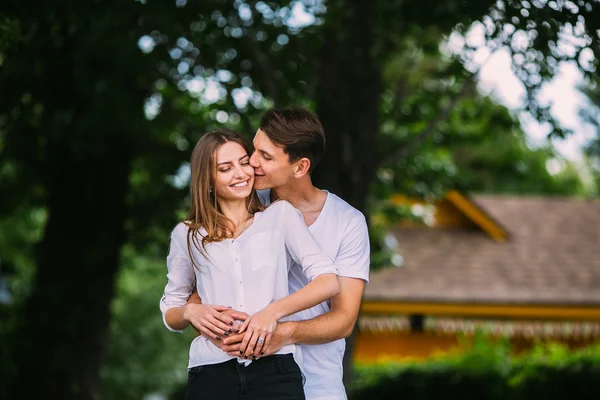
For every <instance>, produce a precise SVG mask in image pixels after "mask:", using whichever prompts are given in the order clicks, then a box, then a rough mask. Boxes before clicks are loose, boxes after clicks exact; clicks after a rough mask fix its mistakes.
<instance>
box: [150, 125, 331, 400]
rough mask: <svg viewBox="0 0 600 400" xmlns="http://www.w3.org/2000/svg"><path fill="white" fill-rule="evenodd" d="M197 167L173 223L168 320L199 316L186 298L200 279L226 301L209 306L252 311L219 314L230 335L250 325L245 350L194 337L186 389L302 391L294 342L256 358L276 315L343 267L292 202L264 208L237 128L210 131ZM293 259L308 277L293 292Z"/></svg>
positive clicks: (313, 298) (307, 299) (316, 293)
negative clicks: (186, 207) (182, 213)
mask: <svg viewBox="0 0 600 400" xmlns="http://www.w3.org/2000/svg"><path fill="white" fill-rule="evenodd" d="M191 170H192V180H191V188H192V207H191V211H190V214H189V216H188V218H187V220H186V221H185V222H183V223H180V224H179V225H177V227H176V228H175V229H174V230H173V232H172V234H171V246H170V251H169V256H168V257H167V267H168V275H167V278H168V282H167V285H166V287H165V293H164V296H163V298H162V300H161V311H162V312H163V318H164V321H165V324H166V325H167V328H169V329H171V330H175V331H179V330H182V329H183V328H185V327H186V326H187V325H189V323H190V322H192V321H194V320H195V319H197V318H198V316H197V315H195V313H194V310H198V305H195V304H190V305H186V302H187V300H188V298H189V297H190V295H191V294H192V292H193V290H194V285H195V284H196V285H197V290H198V293H199V295H200V297H201V298H202V300H203V302H204V303H205V304H219V305H221V306H219V307H214V306H204V307H205V308H207V307H208V308H210V307H213V308H214V310H216V311H220V310H225V309H226V307H233V308H235V309H236V310H239V311H243V312H245V313H247V314H248V315H250V317H249V318H247V319H246V320H245V321H244V323H243V324H242V325H241V326H239V325H237V326H236V325H235V324H234V321H233V320H232V319H231V318H228V317H224V316H220V317H219V318H220V319H221V320H220V321H218V322H217V323H218V324H219V329H221V332H222V333H223V335H227V334H229V333H231V332H233V330H234V327H236V328H235V329H236V331H237V327H238V326H239V332H242V333H244V332H245V336H244V340H243V342H242V349H243V350H241V351H240V357H239V358H236V357H231V356H228V355H227V354H226V353H224V352H223V351H221V350H220V349H219V348H218V347H216V346H215V345H214V344H212V343H211V342H210V339H209V338H207V337H206V335H202V336H199V337H197V338H195V339H194V340H193V341H192V344H191V348H190V360H189V366H188V376H189V380H188V392H187V395H186V398H188V399H196V398H203V399H235V398H241V397H243V398H244V399H304V392H303V390H302V378H301V372H300V368H299V366H298V363H297V362H296V361H295V359H294V357H296V358H298V357H299V353H298V350H297V349H296V348H295V346H294V345H289V346H284V347H283V348H282V349H281V350H280V351H279V352H278V353H277V354H274V355H272V356H268V357H264V358H259V359H255V357H257V356H258V357H260V354H261V351H262V348H263V346H264V347H266V346H267V345H268V343H269V339H270V335H271V333H272V332H273V331H274V330H275V327H276V325H277V322H278V321H279V320H285V319H286V317H288V316H290V315H292V314H294V313H296V312H298V311H301V310H304V309H307V308H310V307H312V306H314V305H316V304H319V303H321V302H322V301H324V300H326V299H328V298H330V297H332V296H335V295H336V294H338V293H339V291H340V286H339V282H338V279H337V269H336V267H335V265H334V264H333V261H332V260H331V259H330V258H329V257H328V256H327V255H325V254H324V253H322V252H321V250H320V249H319V246H318V245H317V243H315V241H314V239H313V238H312V236H311V235H310V233H309V231H308V228H307V227H306V225H305V224H304V220H303V218H302V215H301V214H300V212H299V211H297V210H296V209H294V208H293V207H292V206H291V205H290V204H289V203H287V202H285V201H279V202H275V203H274V204H273V205H271V206H270V207H269V208H268V209H266V210H264V211H263V209H262V207H261V205H260V203H259V201H258V198H257V196H256V192H255V191H254V190H253V184H254V170H253V168H252V167H251V166H250V165H249V149H248V146H247V145H246V143H245V142H244V140H243V139H242V138H241V137H240V136H239V135H237V134H236V133H234V132H231V131H228V130H222V129H221V130H217V131H214V132H210V133H207V134H205V135H204V136H203V137H202V138H201V139H200V140H199V141H198V143H197V144H196V147H195V148H194V151H193V153H192V159H191ZM292 261H295V262H297V263H299V264H300V265H301V266H302V268H303V270H304V272H305V274H306V275H307V276H308V277H309V278H311V282H310V283H309V284H308V285H307V286H306V287H304V288H303V289H301V290H299V291H297V292H296V293H293V294H291V295H289V292H288V283H287V277H288V269H289V267H290V266H291V263H292ZM217 314H218V313H217ZM215 337H216V338H217V339H218V338H219V337H218V332H217V333H216V334H215Z"/></svg>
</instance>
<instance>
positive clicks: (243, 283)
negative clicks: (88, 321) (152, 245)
mask: <svg viewBox="0 0 600 400" xmlns="http://www.w3.org/2000/svg"><path fill="white" fill-rule="evenodd" d="M187 233H188V228H187V226H186V225H185V224H183V223H180V224H178V225H177V226H176V227H175V229H174V230H173V232H172V233H171V246H170V250H169V255H168V257H167V269H168V274H167V279H168V281H167V285H166V287H165V292H164V295H163V297H162V299H161V301H160V309H161V312H162V314H163V321H164V316H165V314H166V312H167V310H168V309H169V308H171V307H180V306H184V305H185V304H186V303H187V300H188V299H189V297H190V295H191V294H192V291H193V290H194V286H195V285H197V287H198V294H199V295H200V298H201V299H202V301H203V302H204V303H205V304H213V305H220V306H231V307H233V308H234V309H236V310H239V311H243V312H245V313H247V314H248V315H252V314H254V313H256V312H258V311H260V310H262V309H263V308H265V307H266V306H267V305H269V304H270V303H272V302H274V301H276V300H279V299H281V298H283V297H285V296H287V295H288V294H289V290H288V272H289V270H290V268H291V267H292V265H293V263H294V262H296V263H298V264H299V265H300V266H301V267H302V271H303V272H304V274H306V276H307V277H308V279H309V280H312V279H314V278H315V277H317V276H319V275H322V274H331V273H334V274H336V275H337V273H338V270H337V267H336V266H335V264H334V262H333V261H332V259H331V258H330V257H329V256H327V255H326V254H325V253H323V252H322V251H321V249H320V248H319V245H318V244H317V243H316V242H315V240H314V239H313V237H312V235H311V234H310V232H309V230H308V228H307V227H306V224H305V223H304V219H303V217H302V214H301V213H300V212H299V211H298V210H296V209H295V208H294V207H293V206H292V205H291V204H290V203H288V202H287V201H283V200H280V201H277V202H275V203H273V205H271V206H270V207H268V208H267V209H266V210H265V211H263V212H258V213H256V214H254V221H253V222H252V224H251V225H250V226H248V227H247V228H246V230H245V231H244V232H242V234H241V235H240V236H238V237H237V238H236V239H226V240H223V241H221V242H215V243H209V244H207V245H206V254H207V255H208V257H205V256H203V255H202V253H200V252H199V251H198V249H196V248H195V246H193V245H192V254H193V257H194V261H195V263H196V265H197V268H194V266H193V265H192V263H191V261H190V257H189V253H188V250H187ZM200 233H201V234H203V235H205V234H206V231H205V230H203V229H201V230H200ZM291 319H293V316H291V317H286V318H284V319H282V321H285V320H291ZM165 325H166V327H167V328H168V329H169V330H171V331H175V330H174V329H172V328H171V327H170V326H169V325H167V323H166V321H165ZM286 353H292V354H295V353H296V347H295V346H294V345H288V346H284V347H283V348H282V349H281V350H280V351H279V352H278V354H286ZM232 358H235V357H231V356H228V355H227V354H226V353H224V352H223V351H222V350H221V349H219V348H217V347H216V346H215V345H213V344H212V343H211V342H210V341H209V340H208V339H206V338H205V337H204V336H198V337H196V338H195V339H194V340H193V341H192V344H191V347H190V360H189V365H188V367H189V368H192V367H195V366H198V365H208V364H216V363H221V362H225V361H228V360H230V359H232Z"/></svg>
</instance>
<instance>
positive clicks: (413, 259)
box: [365, 195, 600, 306]
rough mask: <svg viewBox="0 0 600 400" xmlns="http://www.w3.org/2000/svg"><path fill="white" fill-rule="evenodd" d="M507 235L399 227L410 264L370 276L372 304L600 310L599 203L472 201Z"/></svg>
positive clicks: (486, 198)
mask: <svg viewBox="0 0 600 400" xmlns="http://www.w3.org/2000/svg"><path fill="white" fill-rule="evenodd" d="M470 200H471V201H472V202H473V203H475V204H476V205H477V206H478V207H479V208H480V209H481V210H482V211H483V212H485V213H486V214H488V215H489V216H490V217H491V218H492V219H493V220H495V221H496V222H498V223H500V224H501V225H502V228H503V229H504V230H505V231H506V232H507V234H508V237H507V240H506V241H503V242H498V241H494V240H492V239H491V238H490V236H489V235H487V234H486V233H485V232H484V231H483V230H481V229H479V228H478V227H477V226H475V225H474V226H473V227H472V228H426V227H398V228H396V229H395V230H394V232H393V233H394V234H395V236H396V238H397V239H398V242H399V252H400V254H401V255H402V256H403V258H404V265H403V266H401V267H391V268H386V269H383V270H380V271H376V272H373V273H372V274H371V282H370V283H369V284H368V285H367V288H366V291H365V300H371V301H378V300H380V301H401V302H435V303H479V304H513V305H516V304H523V305H578V306H585V305H589V306H600V200H585V199H577V198H553V197H519V196H490V195H478V196H471V197H470Z"/></svg>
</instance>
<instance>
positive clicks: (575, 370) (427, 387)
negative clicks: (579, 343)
mask: <svg viewBox="0 0 600 400" xmlns="http://www.w3.org/2000/svg"><path fill="white" fill-rule="evenodd" d="M599 378H600V343H599V344H596V345H594V346H591V347H588V348H586V349H583V350H579V351H569V350H568V349H567V348H566V347H564V346H562V345H557V344H550V345H548V344H546V345H538V346H536V347H535V348H534V349H533V350H532V351H531V352H529V353H527V354H526V355H523V356H519V357H516V358H515V357H511V351H510V346H509V345H508V343H506V342H490V341H488V340H486V339H484V338H482V337H478V338H476V340H475V342H474V344H473V347H472V348H471V349H470V350H469V351H468V352H467V353H466V354H462V355H455V356H452V357H449V358H442V359H434V360H431V361H425V362H421V363H408V364H386V365H377V366H357V367H356V371H355V375H354V381H353V385H352V395H351V399H352V400H362V399H365V400H367V399H368V400H372V399H384V398H385V399H396V398H401V399H410V400H420V399H442V398H443V399H454V398H456V399H461V400H470V399H473V400H475V399H478V400H480V399H485V400H487V399H489V400H495V399H498V400H500V399H502V400H505V399H511V400H513V399H514V400H521V399H522V400H525V399H527V400H537V399H540V400H541V399H544V400H552V399H561V400H562V399H568V400H579V399H581V400H584V399H585V400H588V399H592V398H596V396H598V393H600V379H599Z"/></svg>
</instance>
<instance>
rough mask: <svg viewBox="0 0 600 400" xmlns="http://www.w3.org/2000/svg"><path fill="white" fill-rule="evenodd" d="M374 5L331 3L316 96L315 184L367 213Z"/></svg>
mask: <svg viewBox="0 0 600 400" xmlns="http://www.w3.org/2000/svg"><path fill="white" fill-rule="evenodd" d="M374 9H375V7H374V6H373V4H372V3H371V2H370V1H369V0H357V1H353V2H345V1H331V2H328V3H327V16H328V19H327V21H326V25H325V26H324V28H323V29H324V44H323V48H322V53H321V57H320V60H321V64H320V69H319V85H318V88H317V94H316V99H317V114H318V115H319V118H320V119H321V122H322V123H323V126H324V128H325V132H326V135H327V151H326V154H325V156H324V157H323V160H322V161H321V163H320V164H319V167H318V168H317V169H316V170H315V176H314V178H315V184H316V185H317V186H319V187H322V188H324V189H328V190H331V191H332V192H334V193H336V194H337V195H339V196H341V197H342V198H344V199H345V200H346V201H348V202H349V203H350V204H351V205H352V206H354V207H356V208H357V209H358V210H360V211H362V212H363V213H365V214H366V210H365V207H366V200H367V195H368V193H369V185H370V184H371V183H372V182H373V179H374V178H375V172H376V168H377V160H376V159H375V137H376V135H377V133H378V132H379V99H380V94H381V63H380V60H379V58H378V57H376V54H375V51H374V50H375V49H376V48H377V46H376V40H375V29H374V24H375V15H374V12H375V10H374ZM353 338H354V335H353V336H352V337H351V338H349V339H348V340H347V342H346V343H347V347H346V355H345V357H344V384H345V385H346V387H348V382H349V381H350V379H351V372H352V364H351V360H352V354H353V345H354V340H353Z"/></svg>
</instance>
